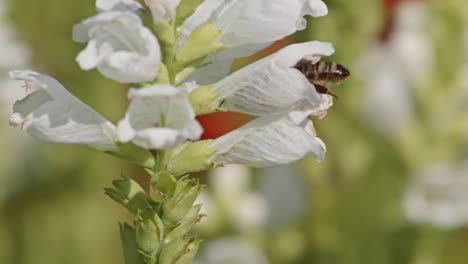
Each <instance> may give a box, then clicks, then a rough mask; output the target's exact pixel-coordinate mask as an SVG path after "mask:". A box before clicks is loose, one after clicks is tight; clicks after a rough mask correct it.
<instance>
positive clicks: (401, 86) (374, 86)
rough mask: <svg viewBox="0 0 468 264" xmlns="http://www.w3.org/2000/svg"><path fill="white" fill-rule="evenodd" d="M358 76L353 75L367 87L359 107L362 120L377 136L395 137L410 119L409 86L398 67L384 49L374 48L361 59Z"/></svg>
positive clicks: (382, 47) (380, 47) (411, 114)
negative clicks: (378, 134)
mask: <svg viewBox="0 0 468 264" xmlns="http://www.w3.org/2000/svg"><path fill="white" fill-rule="evenodd" d="M360 72H361V74H359V73H358V74H356V75H357V76H359V77H360V78H361V79H363V80H364V81H365V82H367V86H368V90H367V92H366V96H365V97H364V102H363V104H362V105H363V108H364V109H363V115H364V117H366V118H367V120H368V122H369V123H370V125H371V126H372V127H373V128H374V129H375V130H377V131H379V132H380V133H382V134H384V135H388V136H393V135H395V134H397V133H398V132H399V131H400V130H401V129H402V128H403V127H405V126H407V125H408V124H409V123H410V121H411V119H412V116H413V109H412V102H411V97H410V93H409V91H408V89H409V83H408V82H407V79H406V78H405V75H404V73H403V72H402V69H401V67H400V64H399V63H398V62H397V61H396V60H395V58H394V57H393V55H392V54H390V53H389V52H388V49H387V47H386V46H374V47H373V48H370V49H369V51H368V53H367V54H366V57H365V58H363V61H362V65H361V70H360Z"/></svg>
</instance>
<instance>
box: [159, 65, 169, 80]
mask: <svg viewBox="0 0 468 264" xmlns="http://www.w3.org/2000/svg"><path fill="white" fill-rule="evenodd" d="M156 83H165V84H169V83H170V80H169V71H168V70H167V67H166V65H165V64H164V63H161V64H160V66H159V71H158V78H157V79H156Z"/></svg>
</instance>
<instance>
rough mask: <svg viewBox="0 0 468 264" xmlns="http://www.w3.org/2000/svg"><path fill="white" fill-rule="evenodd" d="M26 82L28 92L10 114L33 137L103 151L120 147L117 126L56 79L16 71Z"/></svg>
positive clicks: (16, 77)
mask: <svg viewBox="0 0 468 264" xmlns="http://www.w3.org/2000/svg"><path fill="white" fill-rule="evenodd" d="M10 77H11V78H12V79H15V80H21V81H25V87H26V90H27V91H28V95H27V96H26V97H25V98H23V99H21V100H19V101H17V102H16V103H15V104H14V106H13V112H14V113H13V114H12V115H11V116H10V120H9V121H10V124H11V125H12V126H20V127H21V128H22V129H23V130H25V131H26V132H27V133H28V134H30V135H31V136H32V137H34V138H37V139H39V140H42V141H45V142H50V143H63V144H86V145H89V146H91V147H94V148H96V149H99V150H102V151H113V150H117V146H116V144H115V143H114V138H116V129H115V126H114V125H113V124H112V123H110V122H109V121H107V120H106V119H105V118H104V117H102V116H101V115H100V114H99V113H97V112H96V111H94V110H93V109H91V108H90V107H89V106H87V105H86V104H84V103H83V102H81V101H80V100H79V99H78V98H76V97H74V96H73V95H72V94H71V93H69V92H68V91H67V90H66V89H65V88H64V87H63V86H62V85H61V84H60V83H59V82H57V81H56V80H55V79H53V78H51V77H49V76H47V75H42V74H39V73H36V72H32V71H12V72H10Z"/></svg>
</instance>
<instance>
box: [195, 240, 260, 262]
mask: <svg viewBox="0 0 468 264" xmlns="http://www.w3.org/2000/svg"><path fill="white" fill-rule="evenodd" d="M195 263H199V264H232V263H236V264H268V263H269V262H268V260H267V258H266V256H265V254H264V253H263V252H262V250H261V249H260V248H259V247H258V246H257V245H255V244H254V243H252V242H249V241H248V240H243V239H240V238H235V237H226V238H221V239H217V240H213V241H208V242H206V243H205V244H204V247H203V249H202V250H201V252H200V254H199V257H198V258H197V261H195Z"/></svg>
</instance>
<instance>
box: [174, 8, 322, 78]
mask: <svg viewBox="0 0 468 264" xmlns="http://www.w3.org/2000/svg"><path fill="white" fill-rule="evenodd" d="M327 13H328V9H327V6H326V5H325V4H324V3H323V2H322V1H320V0H269V1H266V0H260V1H251V0H231V1H219V0H207V1H206V3H204V4H202V5H201V6H200V7H199V8H198V9H197V10H196V12H195V13H194V14H193V15H192V16H191V17H190V18H189V19H187V21H186V22H185V23H184V25H183V29H182V41H181V42H182V43H183V41H184V40H185V39H186V38H187V37H188V36H189V35H190V33H192V31H193V30H194V29H196V28H197V27H198V26H200V25H202V24H204V23H206V22H212V21H215V24H214V27H216V28H218V29H220V30H221V34H220V36H219V38H218V39H217V41H218V42H219V43H220V44H223V45H226V46H227V47H229V49H226V50H223V51H221V52H219V53H217V54H214V55H211V56H208V58H207V59H206V60H205V63H207V64H208V66H206V68H208V69H206V70H203V71H199V72H195V74H194V75H193V76H192V77H191V78H192V79H194V80H196V81H198V82H199V83H200V84H207V83H210V82H215V81H218V80H219V79H220V78H222V77H224V76H226V75H227V74H228V73H229V70H230V68H231V64H232V62H233V60H234V59H235V58H240V57H245V56H248V55H251V54H254V53H255V52H257V51H259V50H261V49H263V48H265V47H267V46H269V45H270V44H272V43H273V42H275V41H277V40H280V39H282V38H284V37H286V36H288V35H290V34H292V33H294V32H296V31H297V30H302V29H304V28H305V26H306V20H305V19H304V16H305V15H311V16H314V17H319V16H324V15H326V14H327Z"/></svg>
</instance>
